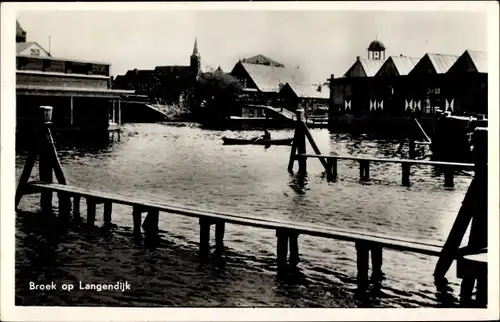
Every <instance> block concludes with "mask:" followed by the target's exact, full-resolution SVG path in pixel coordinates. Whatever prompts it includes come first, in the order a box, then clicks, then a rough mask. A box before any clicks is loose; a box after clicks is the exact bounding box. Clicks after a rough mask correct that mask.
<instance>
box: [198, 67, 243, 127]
mask: <svg viewBox="0 0 500 322" xmlns="http://www.w3.org/2000/svg"><path fill="white" fill-rule="evenodd" d="M240 92H241V85H240V83H239V82H238V80H237V79H236V78H234V77H232V76H231V75H229V74H225V73H223V72H220V71H216V72H214V73H204V74H202V75H201V76H200V77H199V78H198V80H197V82H196V84H195V89H194V102H193V103H194V106H193V110H192V111H193V113H194V114H196V115H197V116H199V117H201V118H202V119H204V120H220V119H225V118H228V117H229V116H230V115H231V108H234V106H235V104H236V99H237V98H238V96H239V93H240Z"/></svg>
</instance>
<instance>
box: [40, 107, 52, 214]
mask: <svg viewBox="0 0 500 322" xmlns="http://www.w3.org/2000/svg"><path fill="white" fill-rule="evenodd" d="M40 112H41V113H42V115H43V125H41V127H42V129H43V130H42V132H43V134H42V135H40V137H39V138H37V139H38V140H40V141H39V142H40V143H39V146H40V150H39V161H38V162H39V168H40V181H42V182H44V183H52V180H53V175H52V169H53V165H52V164H51V158H50V155H49V153H48V149H47V142H45V140H44V139H45V138H46V135H45V132H46V130H47V129H48V127H49V125H50V124H51V123H52V122H51V121H52V107H51V106H40ZM40 206H41V208H42V211H43V212H45V213H51V212H52V192H50V191H44V192H42V193H41V196H40Z"/></svg>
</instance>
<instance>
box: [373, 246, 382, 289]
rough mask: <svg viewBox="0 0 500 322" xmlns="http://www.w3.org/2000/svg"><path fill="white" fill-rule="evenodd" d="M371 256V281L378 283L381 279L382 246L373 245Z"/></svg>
mask: <svg viewBox="0 0 500 322" xmlns="http://www.w3.org/2000/svg"><path fill="white" fill-rule="evenodd" d="M371 255H372V279H374V280H377V281H379V280H380V279H381V278H382V275H383V273H382V246H380V245H377V244H374V245H372V249H371Z"/></svg>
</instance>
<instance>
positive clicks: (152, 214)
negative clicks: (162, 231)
mask: <svg viewBox="0 0 500 322" xmlns="http://www.w3.org/2000/svg"><path fill="white" fill-rule="evenodd" d="M159 217H160V211H159V210H158V209H150V210H149V211H148V214H147V216H146V219H144V223H142V229H144V231H145V232H147V233H150V234H155V233H157V232H158V231H159V227H158V224H159V219H160V218H159Z"/></svg>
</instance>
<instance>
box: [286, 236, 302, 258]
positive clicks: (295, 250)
mask: <svg viewBox="0 0 500 322" xmlns="http://www.w3.org/2000/svg"><path fill="white" fill-rule="evenodd" d="M298 239H299V234H297V233H294V232H292V233H290V234H289V235H288V240H289V242H290V258H289V261H288V262H289V263H290V265H291V266H297V264H298V263H299V243H298Z"/></svg>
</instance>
